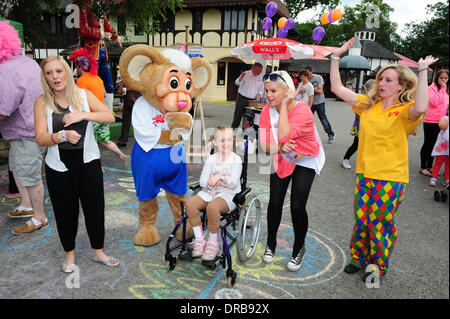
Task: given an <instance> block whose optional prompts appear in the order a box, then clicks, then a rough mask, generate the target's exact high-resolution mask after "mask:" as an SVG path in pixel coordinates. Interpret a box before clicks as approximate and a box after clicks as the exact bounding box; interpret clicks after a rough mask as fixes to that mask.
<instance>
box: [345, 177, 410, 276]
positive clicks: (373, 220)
mask: <svg viewBox="0 0 450 319" xmlns="http://www.w3.org/2000/svg"><path fill="white" fill-rule="evenodd" d="M405 186H406V184H405V183H399V182H390V181H383V180H376V179H371V178H365V177H364V175H363V174H357V175H356V187H355V203H354V204H355V226H354V227H353V233H352V239H351V242H350V253H351V258H352V261H351V263H352V264H354V265H355V266H357V267H359V268H364V267H365V266H367V265H368V264H375V265H377V266H378V268H379V271H380V272H379V274H380V277H381V276H383V275H384V274H385V273H386V271H387V269H388V266H389V259H390V258H391V256H392V252H393V250H394V246H395V242H396V241H397V226H396V224H395V215H396V213H397V210H398V208H399V206H400V204H401V202H402V200H403V196H404V191H405Z"/></svg>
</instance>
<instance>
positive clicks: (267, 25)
mask: <svg viewBox="0 0 450 319" xmlns="http://www.w3.org/2000/svg"><path fill="white" fill-rule="evenodd" d="M271 27H272V19H271V18H269V17H265V18H264V20H263V22H262V28H263V30H264V31H266V30H269V29H270V28H271Z"/></svg>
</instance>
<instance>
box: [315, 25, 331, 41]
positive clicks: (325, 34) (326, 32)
mask: <svg viewBox="0 0 450 319" xmlns="http://www.w3.org/2000/svg"><path fill="white" fill-rule="evenodd" d="M330 27H331V23H330V25H329V26H328V28H327V29H326V30H325V34H324V35H323V37H322V39H320V41H319V42H317V43H316V44H315V45H319V44H320V42H322V40H323V38H325V36H326V35H327V32H328V30H329V29H330Z"/></svg>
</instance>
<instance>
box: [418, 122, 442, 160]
mask: <svg viewBox="0 0 450 319" xmlns="http://www.w3.org/2000/svg"><path fill="white" fill-rule="evenodd" d="M440 131H441V129H440V128H439V124H437V123H425V122H423V133H424V140H423V145H422V148H421V149H420V168H432V167H433V161H434V157H433V156H431V153H432V152H433V147H434V144H435V143H436V139H437V137H438V135H439V132H440Z"/></svg>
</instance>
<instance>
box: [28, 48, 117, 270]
mask: <svg viewBox="0 0 450 319" xmlns="http://www.w3.org/2000/svg"><path fill="white" fill-rule="evenodd" d="M71 74H72V72H71V70H70V67H69V65H68V64H67V63H66V62H65V61H64V60H63V59H62V58H60V57H54V56H50V57H47V58H46V59H44V61H42V63H41V84H42V88H43V90H44V95H42V96H40V97H39V98H38V99H37V100H36V102H35V104H34V117H35V133H36V140H37V142H38V144H39V145H41V146H48V151H47V156H46V158H45V164H46V165H45V172H46V179H47V187H48V192H49V195H50V199H51V202H52V205H53V211H54V214H55V219H56V225H57V229H58V234H59V237H60V240H61V244H62V246H63V248H64V251H65V253H66V258H65V261H64V263H63V265H62V270H63V271H64V272H73V271H74V270H75V237H76V234H77V227H78V215H79V203H80V202H81V205H82V208H83V213H84V216H85V221H86V229H87V232H88V235H89V239H90V242H91V246H92V248H93V250H94V261H97V262H101V263H103V264H105V265H107V266H117V265H118V263H119V262H118V261H117V259H116V258H114V257H110V256H107V255H106V254H105V253H104V251H103V242H104V235H105V227H104V208H105V202H104V192H103V176H102V171H101V164H100V152H99V150H98V146H97V143H95V139H94V135H93V130H92V123H91V121H93V122H100V123H113V122H114V116H113V114H112V113H111V112H110V111H109V110H108V108H107V107H106V105H104V104H103V103H101V102H100V101H99V100H98V99H97V98H96V97H95V96H94V94H92V93H91V92H89V91H87V90H81V89H80V88H78V87H77V86H76V84H75V82H74V81H73V79H72V77H71ZM89 108H91V109H92V110H93V111H94V112H90V109H89Z"/></svg>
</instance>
